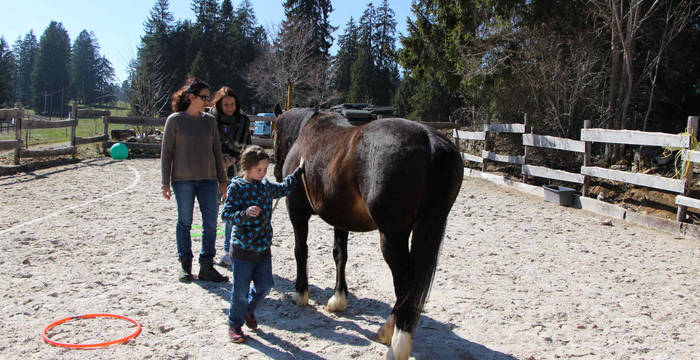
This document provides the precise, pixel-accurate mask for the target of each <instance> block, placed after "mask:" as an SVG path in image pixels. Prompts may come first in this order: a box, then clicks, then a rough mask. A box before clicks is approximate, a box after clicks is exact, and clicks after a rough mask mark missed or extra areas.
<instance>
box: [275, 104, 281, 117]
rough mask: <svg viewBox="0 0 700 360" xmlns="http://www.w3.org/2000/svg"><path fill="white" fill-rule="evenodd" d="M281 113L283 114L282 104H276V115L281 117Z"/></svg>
mask: <svg viewBox="0 0 700 360" xmlns="http://www.w3.org/2000/svg"><path fill="white" fill-rule="evenodd" d="M280 115H282V107H281V106H280V104H276V105H275V117H279V116H280Z"/></svg>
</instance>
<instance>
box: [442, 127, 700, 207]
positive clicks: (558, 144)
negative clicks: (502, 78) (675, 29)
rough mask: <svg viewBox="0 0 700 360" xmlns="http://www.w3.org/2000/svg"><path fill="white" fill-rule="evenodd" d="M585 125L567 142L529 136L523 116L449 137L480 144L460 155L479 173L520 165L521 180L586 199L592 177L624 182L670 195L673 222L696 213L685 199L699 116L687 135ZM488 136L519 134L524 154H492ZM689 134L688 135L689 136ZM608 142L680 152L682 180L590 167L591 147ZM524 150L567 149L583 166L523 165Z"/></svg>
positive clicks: (693, 202) (694, 203) (697, 160)
mask: <svg viewBox="0 0 700 360" xmlns="http://www.w3.org/2000/svg"><path fill="white" fill-rule="evenodd" d="M589 125H590V121H586V122H585V124H584V128H583V129H581V140H572V139H566V138H560V137H554V136H549V135H537V134H532V133H530V134H528V133H527V130H528V126H527V114H526V115H525V121H524V123H523V124H490V120H489V119H488V118H487V120H486V124H484V127H483V129H484V131H462V130H454V131H453V132H452V137H453V138H454V141H455V143H456V144H457V145H458V146H459V140H470V141H483V142H484V149H483V150H482V151H481V156H478V155H474V154H467V153H463V152H461V151H460V154H461V155H462V159H464V160H468V161H472V162H476V163H481V166H482V171H485V169H486V164H487V161H497V162H504V163H509V164H516V165H517V164H520V165H521V166H522V170H521V172H522V174H523V182H525V183H526V182H527V179H528V177H529V176H535V177H541V178H546V179H552V180H558V181H564V182H570V183H575V184H582V185H583V186H582V188H581V193H582V194H583V195H584V196H585V195H587V193H588V187H589V184H590V178H591V177H597V178H603V179H608V180H612V181H619V182H624V183H627V184H633V185H638V186H644V187H648V188H654V189H659V190H663V191H669V192H675V193H677V194H679V195H677V196H676V205H678V213H677V220H678V221H686V220H687V219H686V214H685V213H686V208H687V207H692V208H696V209H700V200H698V199H694V198H692V197H690V196H689V193H690V184H692V177H693V164H700V151H697V150H690V146H691V139H692V136H695V135H696V134H697V132H698V117H697V116H690V117H688V125H687V129H688V132H689V133H686V134H666V133H658V132H643V131H633V130H609V129H591V128H589ZM490 133H522V134H523V135H522V144H523V147H524V151H523V153H524V155H522V156H520V155H508V154H496V153H494V152H493V151H491V150H490V144H489V138H490ZM691 135H692V136H691ZM596 142H599V143H613V144H627V145H641V146H661V147H671V148H677V149H680V150H681V151H682V152H683V153H682V159H683V161H684V162H685V164H684V166H683V173H682V175H683V177H682V178H681V179H672V178H667V177H664V176H659V175H649V174H640V173H634V172H629V171H620V170H614V169H607V168H601V167H595V166H591V144H592V143H596ZM528 147H540V148H547V149H553V150H562V151H570V152H576V153H583V154H584V161H583V166H581V169H580V172H579V173H571V172H567V171H563V170H557V169H551V168H549V167H546V166H541V165H535V164H528V163H527V154H528Z"/></svg>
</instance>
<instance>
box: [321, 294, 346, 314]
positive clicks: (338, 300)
mask: <svg viewBox="0 0 700 360" xmlns="http://www.w3.org/2000/svg"><path fill="white" fill-rule="evenodd" d="M347 307H348V298H347V297H346V296H345V294H342V293H339V292H337V293H335V294H333V296H331V298H330V299H328V305H326V311H328V312H339V311H345V309H346V308H347Z"/></svg>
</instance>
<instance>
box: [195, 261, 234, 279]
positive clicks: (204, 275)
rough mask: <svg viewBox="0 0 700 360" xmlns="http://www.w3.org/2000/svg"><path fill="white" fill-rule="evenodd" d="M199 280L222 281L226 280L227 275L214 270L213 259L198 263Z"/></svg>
mask: <svg viewBox="0 0 700 360" xmlns="http://www.w3.org/2000/svg"><path fill="white" fill-rule="evenodd" d="M199 280H204V281H214V282H222V281H228V277H227V276H223V275H221V274H220V273H219V272H218V271H216V269H214V261H213V260H209V261H206V262H201V263H199Z"/></svg>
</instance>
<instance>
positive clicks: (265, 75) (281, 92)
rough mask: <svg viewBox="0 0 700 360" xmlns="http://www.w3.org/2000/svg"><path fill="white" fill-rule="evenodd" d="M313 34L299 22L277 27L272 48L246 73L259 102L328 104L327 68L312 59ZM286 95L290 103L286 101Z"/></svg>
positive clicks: (310, 29)
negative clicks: (290, 97)
mask: <svg viewBox="0 0 700 360" xmlns="http://www.w3.org/2000/svg"><path fill="white" fill-rule="evenodd" d="M312 32H313V28H312V27H311V26H309V25H307V24H304V23H301V22H294V21H292V22H289V23H286V24H285V25H284V26H278V30H277V31H276V32H274V33H275V34H276V35H275V38H274V39H273V40H272V44H271V45H270V44H268V45H267V46H265V48H264V50H263V51H262V52H261V54H260V56H258V58H257V59H256V60H255V61H253V62H252V63H251V64H250V65H249V67H248V68H247V70H246V71H245V75H244V79H245V80H246V82H247V83H248V86H249V87H250V88H251V89H253V90H254V92H255V94H256V96H257V97H258V98H259V99H261V100H264V99H268V100H269V101H270V103H286V104H287V106H291V105H292V104H304V105H309V106H310V105H316V104H320V103H322V102H323V101H327V99H328V97H329V95H328V94H329V91H328V87H329V84H328V83H329V81H330V78H331V77H330V76H329V74H328V70H329V67H330V64H329V63H328V62H324V61H320V60H317V57H314V56H313V47H312V46H311V44H312V36H311V35H312ZM288 92H291V93H292V97H293V99H288V100H285V98H286V94H287V93H288Z"/></svg>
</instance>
